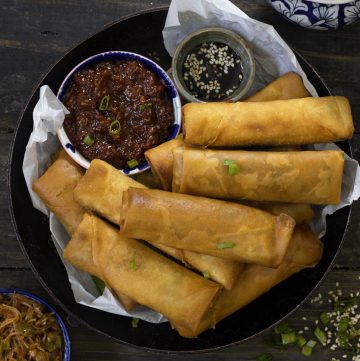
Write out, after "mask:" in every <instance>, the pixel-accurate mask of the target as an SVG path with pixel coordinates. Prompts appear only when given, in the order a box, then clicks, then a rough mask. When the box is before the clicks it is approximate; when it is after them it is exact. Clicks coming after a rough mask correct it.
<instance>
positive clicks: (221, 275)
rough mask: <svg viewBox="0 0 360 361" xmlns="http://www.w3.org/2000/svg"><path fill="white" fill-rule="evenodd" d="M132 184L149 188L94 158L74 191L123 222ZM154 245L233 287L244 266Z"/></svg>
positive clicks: (77, 196) (95, 208)
mask: <svg viewBox="0 0 360 361" xmlns="http://www.w3.org/2000/svg"><path fill="white" fill-rule="evenodd" d="M129 187H136V188H144V189H145V188H146V187H145V186H144V185H142V184H140V183H138V182H136V181H134V180H133V179H131V178H129V177H127V176H125V175H124V174H122V173H120V172H119V171H118V170H117V169H115V168H114V167H112V166H111V165H109V164H108V163H106V162H104V161H102V160H99V159H95V160H93V161H92V162H91V164H90V167H89V169H88V170H87V172H86V173H85V175H84V177H83V178H82V179H81V181H80V182H79V184H78V186H77V187H76V189H75V191H74V197H75V199H76V200H77V201H78V202H79V203H80V204H81V205H83V206H84V207H85V208H87V209H90V210H92V211H94V212H96V213H98V214H100V215H101V216H103V217H104V218H106V219H108V220H109V221H111V222H113V223H115V224H118V225H119V224H120V220H119V217H120V209H121V205H122V197H123V192H125V191H126V190H127V189H128V188H129ZM156 243H157V242H156V241H154V242H152V244H153V245H154V246H155V247H158V248H159V249H161V250H162V251H163V252H165V253H167V254H169V255H170V256H172V257H174V258H176V259H179V260H180V261H182V262H184V263H185V264H187V265H190V266H191V267H193V268H195V269H197V270H199V271H200V272H206V273H208V274H209V275H210V278H211V279H212V280H214V281H216V282H219V283H220V284H222V285H223V286H224V287H225V288H226V289H230V288H231V287H232V285H233V283H234V282H235V280H236V278H237V276H238V274H239V272H240V270H241V268H242V265H241V264H240V263H239V262H236V261H232V260H223V259H219V258H217V257H212V256H208V255H203V254H199V253H194V252H191V251H183V250H176V249H174V248H171V247H166V246H162V245H159V244H156Z"/></svg>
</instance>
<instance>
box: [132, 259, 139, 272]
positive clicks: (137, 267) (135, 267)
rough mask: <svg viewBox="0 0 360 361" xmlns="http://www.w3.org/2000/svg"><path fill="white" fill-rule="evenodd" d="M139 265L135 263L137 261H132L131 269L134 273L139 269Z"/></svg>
mask: <svg viewBox="0 0 360 361" xmlns="http://www.w3.org/2000/svg"><path fill="white" fill-rule="evenodd" d="M139 267H140V266H139V264H138V263H137V262H136V261H135V259H132V260H131V261H130V268H131V269H132V270H133V271H137V270H138V269H139Z"/></svg>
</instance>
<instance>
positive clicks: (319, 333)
mask: <svg viewBox="0 0 360 361" xmlns="http://www.w3.org/2000/svg"><path fill="white" fill-rule="evenodd" d="M314 335H315V337H316V338H317V339H318V340H319V341H320V343H321V344H322V345H323V346H326V335H325V333H324V331H323V330H321V329H320V328H319V327H316V328H315V330H314Z"/></svg>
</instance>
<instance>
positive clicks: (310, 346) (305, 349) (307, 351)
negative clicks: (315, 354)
mask: <svg viewBox="0 0 360 361" xmlns="http://www.w3.org/2000/svg"><path fill="white" fill-rule="evenodd" d="M316 343H317V342H316V341H314V340H309V341H308V342H307V343H306V345H305V346H303V348H302V349H301V353H302V354H303V355H304V356H310V355H311V354H312V350H313V348H314V347H315V345H316Z"/></svg>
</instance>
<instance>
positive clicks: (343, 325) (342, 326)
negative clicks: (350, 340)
mask: <svg viewBox="0 0 360 361" xmlns="http://www.w3.org/2000/svg"><path fill="white" fill-rule="evenodd" d="M349 322H350V318H349V317H341V319H340V321H339V324H338V327H337V329H338V330H339V331H346V330H347V329H348V328H349Z"/></svg>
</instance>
